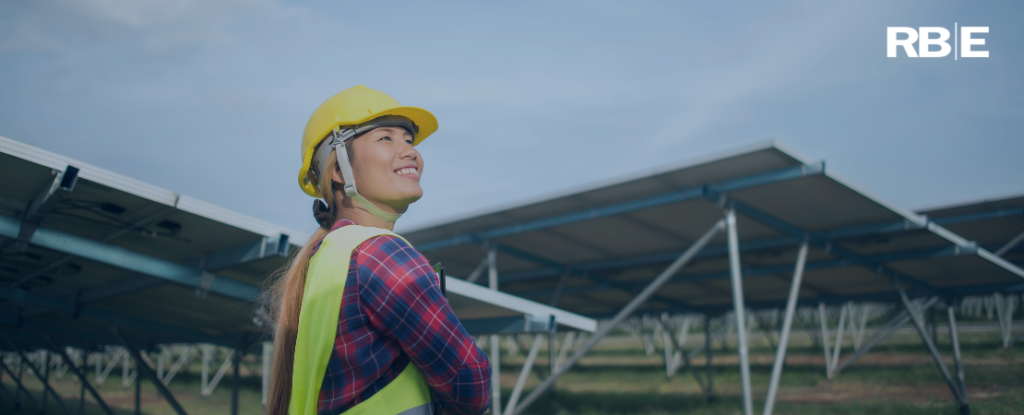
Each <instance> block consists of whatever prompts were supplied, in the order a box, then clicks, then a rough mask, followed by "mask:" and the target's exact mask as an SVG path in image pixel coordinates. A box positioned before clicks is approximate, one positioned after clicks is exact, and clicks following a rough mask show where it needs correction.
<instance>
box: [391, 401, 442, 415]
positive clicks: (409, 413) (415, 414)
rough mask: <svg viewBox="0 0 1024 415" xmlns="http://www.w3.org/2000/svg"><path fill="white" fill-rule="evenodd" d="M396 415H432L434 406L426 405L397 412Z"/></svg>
mask: <svg viewBox="0 0 1024 415" xmlns="http://www.w3.org/2000/svg"><path fill="white" fill-rule="evenodd" d="M397 415H434V404H432V403H428V404H423V405H420V406H417V407H415V408H412V409H408V410H405V411H402V412H399V413H398V414H397Z"/></svg>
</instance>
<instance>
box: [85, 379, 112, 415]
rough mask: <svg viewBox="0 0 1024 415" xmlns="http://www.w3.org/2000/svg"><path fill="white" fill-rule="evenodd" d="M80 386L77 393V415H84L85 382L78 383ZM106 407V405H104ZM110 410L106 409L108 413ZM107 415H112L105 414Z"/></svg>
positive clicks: (110, 413)
mask: <svg viewBox="0 0 1024 415" xmlns="http://www.w3.org/2000/svg"><path fill="white" fill-rule="evenodd" d="M79 383H81V384H82V387H81V390H79V391H78V415H84V414H85V382H79ZM104 405H106V404H104ZM109 410H110V408H107V411H109ZM107 414H109V415H113V413H112V412H107Z"/></svg>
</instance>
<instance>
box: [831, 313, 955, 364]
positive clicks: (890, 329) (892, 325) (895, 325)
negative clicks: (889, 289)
mask: <svg viewBox="0 0 1024 415" xmlns="http://www.w3.org/2000/svg"><path fill="white" fill-rule="evenodd" d="M938 301H939V298H938V297H932V299H930V300H928V301H926V302H925V303H924V304H923V305H921V306H920V307H918V308H916V309H914V313H919V312H920V310H924V309H926V308H928V307H931V306H932V305H933V304H935V303H936V302H938ZM909 321H910V315H909V314H907V312H906V311H901V312H900V313H899V314H897V315H896V316H895V317H893V318H892V320H889V322H888V323H885V325H884V326H882V327H881V328H879V329H878V331H877V332H876V334H875V337H874V338H873V339H871V341H869V342H868V343H867V344H865V345H864V347H861V348H860V350H857V352H856V353H854V354H853V356H850V357H848V358H846V360H844V361H843V363H840V364H839V366H837V367H836V370H835V372H836V373H839V372H840V371H842V370H843V369H845V368H846V367H847V366H849V365H850V364H851V363H853V361H855V360H857V359H858V358H860V357H861V356H863V355H865V354H866V353H867V352H870V351H871V349H872V348H874V347H875V346H876V345H878V343H880V342H881V341H882V340H885V339H886V338H887V337H889V336H890V335H892V334H893V333H894V332H896V330H897V329H899V328H900V327H903V325H904V324H907V322H909Z"/></svg>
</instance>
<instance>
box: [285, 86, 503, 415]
mask: <svg viewBox="0 0 1024 415" xmlns="http://www.w3.org/2000/svg"><path fill="white" fill-rule="evenodd" d="M436 130H437V120H436V119H435V118H434V116H433V115H432V114H431V113H429V112H427V111H426V110H423V109H420V108H415V107H403V106H401V105H400V104H399V103H398V102H397V101H395V100H394V99H393V98H391V97H390V96H388V95H387V94H384V93H383V92H380V91H377V90H374V89H370V88H366V87H365V86H362V85H360V86H356V87H353V88H349V89H347V90H344V91H342V92H340V93H338V94H337V95H335V96H333V97H331V98H330V99H328V100H327V101H325V102H324V103H323V104H321V105H320V107H319V108H317V109H316V111H314V112H313V116H312V117H310V119H309V122H308V123H307V124H306V130H305V132H304V134H303V143H302V161H303V166H302V169H301V170H300V171H299V185H300V186H301V187H302V189H303V191H305V192H306V193H307V194H309V195H311V196H314V197H322V198H323V200H324V201H320V200H317V201H315V202H314V205H313V211H314V216H315V217H316V218H317V222H318V223H320V229H317V231H316V233H315V234H314V235H313V236H312V237H311V238H310V240H309V242H308V243H307V244H306V246H305V247H304V248H303V249H302V250H300V251H299V253H298V255H297V256H296V257H295V258H294V259H293V260H292V262H291V264H290V266H289V268H288V270H287V272H285V273H284V275H283V276H282V277H281V278H279V279H278V280H277V281H276V282H275V285H274V287H273V289H272V293H273V295H274V296H275V300H276V304H277V305H278V308H277V310H276V321H277V328H276V334H275V339H274V352H275V353H274V363H273V369H272V371H271V373H273V382H272V384H271V391H270V396H269V402H268V404H267V405H268V407H267V410H268V413H269V414H288V413H290V414H292V415H305V414H313V413H320V414H339V413H345V414H382V415H392V414H399V413H401V414H402V415H420V414H422V415H427V414H433V413H434V412H435V411H436V410H437V409H440V408H443V409H445V410H446V411H449V412H452V413H459V414H479V413H482V412H484V411H485V410H486V409H487V407H488V406H489V404H490V397H489V395H490V394H489V393H488V391H489V390H490V368H489V363H488V361H487V356H486V355H484V353H483V352H482V351H481V350H480V349H479V348H478V347H476V344H475V342H474V340H473V338H471V337H469V335H468V334H467V333H466V330H465V329H464V328H463V327H462V324H461V323H460V322H459V320H458V319H457V318H456V317H455V314H453V312H452V310H451V307H449V305H448V301H447V300H446V299H445V298H444V296H443V295H442V293H441V291H440V287H439V285H438V280H437V276H436V274H434V272H433V269H432V268H431V267H430V266H429V264H428V263H427V260H426V258H424V257H423V255H421V254H420V253H419V252H417V251H416V250H415V249H413V248H412V246H410V245H409V244H408V243H407V242H406V241H405V240H404V239H402V238H401V237H399V236H398V235H396V234H394V233H392V232H391V231H392V230H393V229H394V224H395V223H394V222H395V220H397V219H398V217H400V216H401V215H402V214H403V213H405V211H406V209H407V208H408V207H409V204H411V203H413V202H415V201H416V200H418V199H419V198H420V197H421V196H422V195H423V189H422V188H420V184H419V180H420V174H421V173H422V171H423V158H422V157H421V156H420V154H419V152H418V151H417V150H416V148H415V147H414V146H415V145H417V144H419V143H420V142H422V141H423V140H424V139H425V138H427V136H429V135H430V134H431V133H433V132H434V131H436ZM357 185H358V186H357ZM325 202H326V203H325ZM435 407H436V408H435Z"/></svg>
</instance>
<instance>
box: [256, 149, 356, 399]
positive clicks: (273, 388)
mask: <svg viewBox="0 0 1024 415" xmlns="http://www.w3.org/2000/svg"><path fill="white" fill-rule="evenodd" d="M350 142H351V140H350V141H349V143H350ZM349 143H346V144H349ZM346 149H347V150H348V152H349V153H350V155H351V148H350V147H349V146H348V145H346ZM337 166H338V159H337V158H335V156H334V152H333V151H332V152H331V156H330V157H329V158H328V159H327V163H326V166H324V174H321V175H320V183H319V185H320V189H321V190H320V193H321V195H322V196H323V197H324V200H325V201H326V202H327V206H328V207H329V210H330V215H331V218H337V211H338V210H337V209H336V205H335V201H334V192H333V187H334V186H333V184H334V183H333V182H332V180H331V177H332V176H333V175H332V174H330V172H333V171H334V170H335V169H336V168H337ZM325 190H326V191H325ZM317 203H320V201H319V200H318V201H317ZM315 206H316V205H315ZM314 211H316V208H314ZM317 219H318V222H321V226H320V227H319V228H317V230H316V232H314V233H313V235H312V236H311V237H310V238H309V241H308V242H306V245H305V246H303V247H302V249H300V250H299V251H298V252H297V253H296V254H295V255H294V256H293V257H291V259H290V260H289V262H288V266H287V268H285V269H282V270H280V271H279V272H278V273H277V276H276V278H274V279H273V282H272V283H271V286H270V288H269V289H268V290H267V292H266V293H265V294H264V295H266V296H268V297H269V301H268V303H269V304H270V305H271V307H270V308H271V319H272V320H273V321H274V322H275V323H276V324H275V325H276V328H275V331H274V357H273V363H272V364H271V371H270V374H271V377H270V390H269V396H268V397H267V412H266V413H267V415H287V414H288V406H289V405H290V403H291V398H292V373H293V372H292V369H293V366H294V363H295V342H296V339H297V336H298V332H299V311H300V308H301V306H302V294H303V291H304V290H305V287H306V272H307V271H308V270H309V259H310V258H309V257H310V254H312V253H313V248H314V247H315V246H316V245H317V243H319V242H320V241H321V240H322V239H324V237H326V236H327V234H328V233H329V232H330V230H331V226H332V225H333V220H331V221H330V222H329V224H328V225H327V226H324V225H323V223H324V221H321V220H320V217H319V215H318V218H317Z"/></svg>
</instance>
